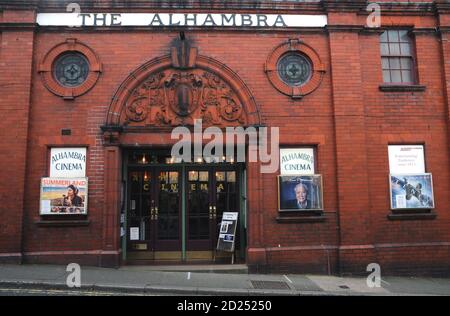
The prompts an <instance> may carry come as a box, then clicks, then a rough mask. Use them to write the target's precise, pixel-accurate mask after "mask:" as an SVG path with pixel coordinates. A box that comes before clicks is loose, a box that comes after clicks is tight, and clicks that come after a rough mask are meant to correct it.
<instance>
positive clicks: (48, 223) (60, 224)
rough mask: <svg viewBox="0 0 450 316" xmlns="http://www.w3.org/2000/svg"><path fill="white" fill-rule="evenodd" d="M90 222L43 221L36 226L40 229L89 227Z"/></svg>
mask: <svg viewBox="0 0 450 316" xmlns="http://www.w3.org/2000/svg"><path fill="white" fill-rule="evenodd" d="M90 222H91V221H90V220H87V219H78V220H76V219H71V220H66V219H63V218H62V219H59V220H46V219H42V220H39V221H36V222H35V223H36V225H37V226H40V227H77V226H89V224H90Z"/></svg>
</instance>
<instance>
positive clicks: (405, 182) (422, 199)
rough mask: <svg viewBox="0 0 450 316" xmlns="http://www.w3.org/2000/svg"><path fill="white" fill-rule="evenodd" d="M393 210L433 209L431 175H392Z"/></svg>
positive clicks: (390, 180)
mask: <svg viewBox="0 0 450 316" xmlns="http://www.w3.org/2000/svg"><path fill="white" fill-rule="evenodd" d="M389 182H390V195H391V209H393V210H398V209H433V208H434V196H433V179H432V176H431V173H419V174H390V175H389Z"/></svg>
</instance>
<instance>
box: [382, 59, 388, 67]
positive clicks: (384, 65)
mask: <svg viewBox="0 0 450 316" xmlns="http://www.w3.org/2000/svg"><path fill="white" fill-rule="evenodd" d="M381 65H382V67H383V69H389V58H386V57H383V58H381Z"/></svg>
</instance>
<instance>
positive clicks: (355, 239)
mask: <svg viewBox="0 0 450 316" xmlns="http://www.w3.org/2000/svg"><path fill="white" fill-rule="evenodd" d="M30 16H31V17H32V16H33V14H30V12H28V11H27V12H25V11H17V12H12V13H8V14H5V12H3V15H2V19H3V22H7V21H5V19H9V18H11V19H12V20H11V22H14V21H16V22H19V21H20V22H24V21H29V19H30ZM383 19H384V20H383V21H384V22H383V23H384V24H383V25H385V26H402V25H403V26H404V25H414V26H415V27H416V28H427V31H426V32H421V33H420V34H419V33H417V34H416V35H415V47H416V52H417V60H418V73H419V83H420V84H421V85H424V86H426V89H425V91H415V92H404V91H402V92H383V91H380V89H379V85H380V84H381V83H382V76H381V61H380V51H379V33H377V32H370V31H364V30H361V29H360V27H361V26H363V24H364V23H365V16H364V15H361V14H358V13H357V12H346V13H343V12H329V24H330V26H329V27H328V28H327V30H310V31H305V32H298V31H282V32H275V31H266V32H258V33H255V32H251V31H229V30H215V31H203V30H201V31H199V30H194V31H188V32H186V36H187V37H188V38H189V39H191V40H192V41H193V43H194V46H196V47H198V49H199V53H200V54H201V55H204V56H208V57H211V58H214V59H216V60H218V61H220V62H221V63H223V64H225V65H226V66H228V67H229V68H230V69H232V70H233V71H234V72H236V73H237V74H238V75H239V77H240V78H241V79H242V80H243V81H244V82H245V84H246V85H247V87H248V88H249V89H250V90H251V92H252V94H253V96H254V98H255V101H256V103H257V105H258V107H259V110H260V114H261V117H262V121H263V123H264V124H266V125H267V126H273V127H280V142H281V145H285V146H288V145H289V146H292V145H314V146H317V160H318V164H317V169H318V173H320V174H322V175H323V185H324V206H325V211H324V214H325V218H326V220H325V221H323V222H313V223H297V222H296V223H280V222H278V221H277V219H276V218H277V216H278V215H279V214H278V210H277V177H276V176H277V175H276V174H264V175H261V174H259V172H258V170H257V166H251V167H249V169H250V170H249V172H248V181H249V188H250V192H249V202H248V203H249V210H248V211H249V228H248V234H249V235H248V257H247V263H248V264H249V266H250V268H251V269H254V270H258V271H283V272H284V271H295V272H315V273H338V272H341V273H359V274H362V273H365V268H366V266H367V264H369V263H371V262H378V263H380V264H381V266H382V271H383V269H384V271H386V272H387V273H408V272H414V273H418V272H430V274H431V273H433V274H437V273H448V272H449V271H448V267H449V266H450V262H449V261H450V256H449V252H450V246H449V245H450V221H449V216H450V212H449V205H450V203H449V197H448V192H449V191H450V190H449V189H450V188H449V184H450V181H449V180H450V179H449V176H450V170H449V166H450V161H449V160H450V158H449V145H448V144H449V118H450V116H449V108H448V107H449V103H448V95H449V94H450V79H449V78H450V63H449V62H448V61H449V60H450V44H449V35H448V34H449V33H448V31H447V32H442V33H441V34H437V33H436V32H433V31H432V30H430V28H433V27H437V26H439V23H440V25H441V26H445V27H447V30H448V27H449V26H450V18H449V17H448V14H447V13H442V14H441V16H439V18H438V17H437V16H434V15H432V14H424V15H416V14H411V15H408V14H403V15H391V16H383ZM349 25H353V26H354V28H350V27H349ZM344 26H345V27H344ZM69 37H70V38H77V40H79V41H81V42H83V43H85V44H86V45H88V46H89V47H90V48H91V49H93V50H94V51H95V52H96V54H97V55H98V56H99V58H100V60H101V62H102V64H103V71H102V74H101V76H100V79H99V81H98V82H97V84H96V85H95V86H94V88H93V89H92V90H91V91H89V92H88V93H87V94H85V95H83V96H80V97H77V98H76V99H75V100H63V99H62V98H60V97H58V96H55V95H53V94H52V93H51V92H49V91H48V90H47V89H46V87H45V86H44V85H43V83H42V80H41V77H40V75H39V73H38V64H39V62H40V61H41V60H42V58H43V57H44V56H45V54H47V53H48V51H49V50H51V48H52V47H54V46H55V45H57V44H59V43H62V42H64V41H65V40H66V39H67V38H69ZM176 37H178V32H177V31H175V30H168V31H165V32H159V31H142V30H133V31H130V32H122V31H110V30H102V31H97V32H85V31H83V30H80V29H63V30H60V31H58V32H56V31H46V30H43V29H40V30H39V31H36V32H35V33H34V31H33V30H23V29H22V30H10V29H8V30H3V31H2V33H1V35H0V42H1V46H0V70H1V72H0V89H1V97H0V111H1V118H2V124H1V130H2V137H1V138H0V148H1V150H0V162H1V163H2V165H7V166H8V168H5V169H4V171H3V173H2V176H1V177H0V199H1V206H0V207H1V212H2V214H5V216H4V218H5V219H4V220H3V221H2V223H1V224H0V255H2V254H3V257H5V258H7V257H8V258H9V257H11V256H9V255H10V254H18V255H19V254H20V253H24V254H25V256H26V259H27V260H28V261H29V262H58V263H65V262H70V261H71V260H75V259H77V258H78V259H79V260H81V261H82V262H86V263H89V264H94V265H105V264H106V263H105V260H106V261H108V264H110V265H111V264H112V265H115V264H117V260H116V259H117V254H118V253H119V252H120V245H119V243H118V236H117V234H118V232H119V227H118V225H119V224H118V222H117V216H118V214H116V213H114V211H112V210H114V208H117V206H116V205H114V201H112V200H111V199H109V200H108V198H107V197H114V196H115V199H116V200H117V196H118V195H117V191H118V190H117V188H118V180H119V178H120V172H119V169H120V159H119V160H117V157H119V158H120V151H118V152H115V150H116V149H114V148H109V147H105V146H104V144H103V140H102V132H101V130H100V126H101V125H103V124H104V123H105V120H106V115H107V111H108V108H109V105H110V103H111V98H112V97H113V95H114V92H115V91H116V90H117V88H118V87H119V85H120V84H121V83H122V82H123V80H125V78H127V76H128V75H129V73H130V72H132V71H133V70H135V69H137V68H138V67H139V66H141V65H142V64H144V63H145V62H147V61H149V60H152V59H154V58H156V57H160V56H163V55H166V54H168V52H169V50H170V47H171V42H172V40H173V39H174V38H176ZM288 38H300V39H301V40H302V41H304V42H305V43H306V44H308V45H310V46H311V47H312V48H313V49H314V50H315V51H316V52H317V53H318V54H319V56H320V58H321V60H322V62H323V64H324V65H325V68H326V73H325V76H324V78H323V81H322V83H321V85H320V86H319V88H318V89H317V90H316V91H314V92H313V93H312V94H310V95H307V96H305V97H304V98H302V99H301V100H294V99H292V98H290V97H288V96H285V95H283V94H280V93H279V92H278V91H277V90H276V89H275V88H274V87H273V86H272V85H271V84H270V82H269V80H268V79H267V77H266V74H265V73H264V63H265V61H266V59H267V57H268V55H269V54H270V52H271V51H272V50H273V49H274V48H275V47H276V46H277V45H279V44H281V43H283V42H285V41H286V40H287V39H288ZM18 52H20V53H18ZM63 128H69V129H71V130H72V135H71V136H61V129H63ZM166 136H167V135H166ZM136 137H138V136H136ZM129 139H133V138H132V137H131V138H129ZM135 139H139V140H144V142H145V139H146V137H140V138H135ZM147 139H149V138H147ZM152 139H153V138H152ZM161 139H164V137H161ZM394 143H396V144H399V143H424V144H425V156H426V169H427V172H431V173H433V180H434V193H435V200H436V213H437V217H436V218H435V219H433V220H403V221H392V220H389V219H388V217H387V216H388V215H389V213H390V206H389V182H388V174H389V166H388V157H387V146H388V145H389V144H394ZM65 145H74V146H77V145H79V146H87V147H88V162H87V166H88V168H87V175H88V177H89V216H88V219H89V221H90V223H89V225H87V226H82V227H43V226H39V225H37V224H36V222H38V221H39V220H40V217H39V179H40V178H41V177H43V176H48V151H49V148H50V147H52V146H65ZM108 170H109V171H110V172H114V173H115V174H116V175H115V177H116V178H114V179H115V182H114V183H105V172H106V171H108ZM105 192H107V194H108V195H107V197H106V196H105ZM108 203H109V204H108ZM111 204H112V205H111ZM22 212H23V214H22ZM22 227H23V231H22ZM8 254H9V255H8ZM105 258H106V259H105Z"/></svg>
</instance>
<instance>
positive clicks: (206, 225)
mask: <svg viewBox="0 0 450 316" xmlns="http://www.w3.org/2000/svg"><path fill="white" fill-rule="evenodd" d="M187 173H188V176H187V202H186V215H187V226H188V229H187V250H188V251H213V250H214V249H215V247H216V245H217V239H218V236H219V226H220V223H221V221H222V214H223V212H239V194H238V192H239V190H238V182H237V180H236V179H237V171H236V170H235V169H234V168H232V167H229V168H226V167H197V168H190V169H188V171H187Z"/></svg>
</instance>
